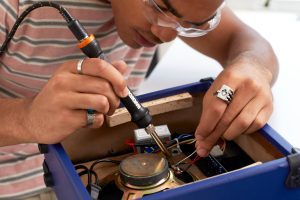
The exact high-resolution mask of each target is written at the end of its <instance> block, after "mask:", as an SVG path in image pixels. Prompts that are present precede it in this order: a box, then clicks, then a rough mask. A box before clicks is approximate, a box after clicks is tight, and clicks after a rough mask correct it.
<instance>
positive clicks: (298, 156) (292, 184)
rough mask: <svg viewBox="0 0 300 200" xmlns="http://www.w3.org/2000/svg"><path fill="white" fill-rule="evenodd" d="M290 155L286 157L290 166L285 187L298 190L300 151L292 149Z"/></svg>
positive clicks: (299, 185) (299, 183) (299, 182)
mask: <svg viewBox="0 0 300 200" xmlns="http://www.w3.org/2000/svg"><path fill="white" fill-rule="evenodd" d="M292 153H293V154H291V155H288V156H287V160H288V163H289V166H290V172H289V175H288V177H287V179H286V181H285V185H286V186H287V187H288V188H300V151H299V149H296V148H293V149H292Z"/></svg>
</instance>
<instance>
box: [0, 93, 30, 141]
mask: <svg viewBox="0 0 300 200" xmlns="http://www.w3.org/2000/svg"><path fill="white" fill-rule="evenodd" d="M27 102H28V100H25V99H2V98H1V99H0V119H1V120H0V127H1V128H0V138H1V140H0V146H7V145H13V144H19V143H26V142H34V139H33V137H32V135H30V133H29V132H27V131H26V128H25V126H24V121H25V120H26V119H25V112H26V111H25V109H26V106H25V105H27V104H28V103H27Z"/></svg>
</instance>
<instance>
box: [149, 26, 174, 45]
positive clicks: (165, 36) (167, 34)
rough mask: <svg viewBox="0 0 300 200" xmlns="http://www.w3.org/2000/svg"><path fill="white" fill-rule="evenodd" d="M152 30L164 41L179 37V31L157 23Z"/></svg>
mask: <svg viewBox="0 0 300 200" xmlns="http://www.w3.org/2000/svg"><path fill="white" fill-rule="evenodd" d="M151 32H152V34H153V35H155V36H156V37H157V38H159V39H160V40H161V41H162V42H170V41H172V40H174V39H175V38H176V37H177V31H175V30H174V29H171V28H165V27H160V26H156V25H152V26H151Z"/></svg>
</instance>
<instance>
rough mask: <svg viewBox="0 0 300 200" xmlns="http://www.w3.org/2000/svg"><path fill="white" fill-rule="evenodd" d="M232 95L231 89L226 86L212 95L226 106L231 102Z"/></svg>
mask: <svg viewBox="0 0 300 200" xmlns="http://www.w3.org/2000/svg"><path fill="white" fill-rule="evenodd" d="M233 94H234V91H233V89H231V88H230V87H229V86H228V85H222V87H221V89H219V90H218V91H216V92H215V93H214V95H217V97H218V98H219V99H221V100H223V101H225V102H226V103H227V104H229V103H230V102H231V101H232V98H233Z"/></svg>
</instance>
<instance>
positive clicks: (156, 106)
mask: <svg viewBox="0 0 300 200" xmlns="http://www.w3.org/2000/svg"><path fill="white" fill-rule="evenodd" d="M142 105H143V106H144V107H146V108H148V109H149V112H150V114H151V115H152V116H154V115H158V114H161V113H166V112H170V111H175V110H180V109H184V108H190V107H192V106H193V97H192V95H190V94H189V93H187V92H186V93H182V94H177V95H173V96H169V97H164V98H160V99H155V100H152V101H148V102H145V103H142ZM130 120H131V116H130V114H129V113H128V111H127V110H126V108H119V109H117V110H116V111H115V113H114V114H113V115H111V116H106V123H107V125H108V126H109V127H114V126H117V125H120V124H123V123H126V122H129V121H130Z"/></svg>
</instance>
